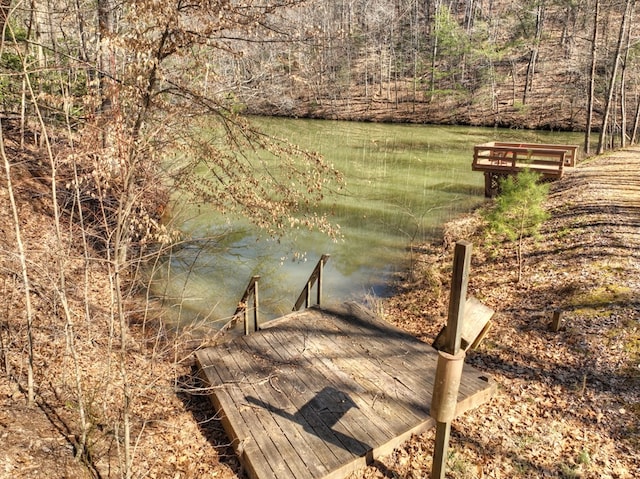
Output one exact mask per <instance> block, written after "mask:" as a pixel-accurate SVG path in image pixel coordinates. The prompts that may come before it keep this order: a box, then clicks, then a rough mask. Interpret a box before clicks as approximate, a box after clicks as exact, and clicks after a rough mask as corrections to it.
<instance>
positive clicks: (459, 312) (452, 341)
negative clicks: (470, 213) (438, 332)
mask: <svg viewBox="0 0 640 479" xmlns="http://www.w3.org/2000/svg"><path fill="white" fill-rule="evenodd" d="M471 249H472V245H471V243H469V242H467V241H459V242H457V243H456V247H455V251H454V257H453V276H452V278H451V294H450V297H449V316H448V318H447V328H446V343H445V346H444V347H443V348H442V349H443V350H442V351H440V352H439V355H438V364H437V368H436V379H435V381H434V385H433V395H432V398H431V410H430V414H431V416H432V417H433V418H434V419H435V420H436V444H435V451H434V453H433V467H432V469H431V479H444V477H445V468H446V467H445V466H446V462H447V450H448V448H449V435H450V433H451V421H452V420H453V418H454V416H455V409H456V405H457V402H458V389H459V388H460V378H461V376H462V366H463V363H464V350H462V349H460V337H461V334H462V320H463V318H464V306H465V303H466V297H467V284H468V283H469V268H470V265H471Z"/></svg>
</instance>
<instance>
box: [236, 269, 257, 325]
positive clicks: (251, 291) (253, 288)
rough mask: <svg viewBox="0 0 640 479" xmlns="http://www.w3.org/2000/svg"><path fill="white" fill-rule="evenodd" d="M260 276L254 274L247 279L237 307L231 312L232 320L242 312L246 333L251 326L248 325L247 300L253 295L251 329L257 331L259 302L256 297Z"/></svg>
mask: <svg viewBox="0 0 640 479" xmlns="http://www.w3.org/2000/svg"><path fill="white" fill-rule="evenodd" d="M259 279H260V276H258V275H256V276H253V277H252V278H251V280H250V281H249V285H248V286H247V289H245V290H244V294H243V295H242V298H241V299H240V301H238V307H237V308H236V312H235V313H233V316H232V318H233V319H232V320H231V321H234V320H235V318H236V317H237V316H239V315H240V314H242V316H243V319H244V334H245V335H247V334H249V333H251V328H250V325H249V301H250V300H251V297H252V296H253V330H254V331H258V329H259V328H258V324H259V317H258V314H259V313H258V306H259V304H260V301H259V297H258V280H259Z"/></svg>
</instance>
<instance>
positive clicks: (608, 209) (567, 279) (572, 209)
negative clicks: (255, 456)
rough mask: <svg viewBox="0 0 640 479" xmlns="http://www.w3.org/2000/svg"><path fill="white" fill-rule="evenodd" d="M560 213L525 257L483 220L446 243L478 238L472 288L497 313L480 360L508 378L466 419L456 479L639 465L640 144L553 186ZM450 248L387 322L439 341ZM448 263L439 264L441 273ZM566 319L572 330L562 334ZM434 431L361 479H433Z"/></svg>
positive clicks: (430, 262) (432, 258) (435, 249)
mask: <svg viewBox="0 0 640 479" xmlns="http://www.w3.org/2000/svg"><path fill="white" fill-rule="evenodd" d="M546 208H547V210H548V212H549V214H550V219H549V220H548V221H547V222H545V224H544V225H543V227H542V231H541V237H540V238H539V239H537V240H536V239H534V238H529V239H527V240H526V242H527V245H526V248H525V255H524V258H523V259H524V275H523V281H521V282H520V283H518V282H516V271H517V267H516V257H515V254H512V253H509V251H510V250H508V249H501V250H500V251H501V253H500V254H497V255H496V254H495V251H494V250H493V246H491V245H489V244H486V243H484V234H485V233H484V231H483V229H484V223H483V221H482V219H481V216H480V215H479V214H478V215H474V216H470V217H466V218H463V219H460V220H459V221H455V222H452V223H451V224H450V225H449V226H448V231H447V234H446V237H447V238H451V239H453V240H457V239H469V240H471V241H472V242H473V243H474V255H473V265H472V271H471V278H470V285H469V291H470V293H471V294H473V295H474V296H476V297H478V298H479V299H481V300H482V301H483V302H484V303H485V304H487V305H489V306H491V307H493V308H494V309H495V310H496V315H495V316H494V318H493V328H492V329H491V331H490V332H489V335H488V337H487V338H486V339H485V340H484V342H483V343H482V344H481V345H480V347H479V348H478V349H477V350H476V351H472V352H471V353H470V354H469V355H468V357H467V361H468V362H469V363H470V364H473V365H474V366H475V367H477V368H479V369H481V370H483V371H486V372H487V373H488V374H490V375H491V376H493V377H494V378H495V379H496V380H497V381H498V384H499V390H498V394H497V395H496V397H495V398H494V399H492V401H491V402H490V403H489V404H486V405H484V406H482V407H480V408H478V409H477V410H474V411H472V412H470V413H468V414H466V415H465V416H464V417H461V418H458V419H456V420H455V421H454V424H453V436H452V443H451V447H452V449H451V453H450V457H449V463H448V467H449V474H450V475H449V476H448V477H452V478H485V477H486V478H506V477H510V478H514V477H515V478H530V477H567V478H571V477H575V478H577V477H580V478H594V479H595V478H618V479H620V478H629V479H631V478H633V477H635V474H636V472H637V471H638V470H640V452H639V451H640V429H639V428H638V424H639V423H640V348H639V347H638V345H639V344H640V343H639V341H640V313H639V310H640V305H639V304H638V298H640V148H633V149H627V150H624V151H619V152H615V153H612V154H610V155H607V156H603V157H598V158H597V159H596V160H594V161H590V162H588V163H587V164H585V165H583V166H582V167H580V168H578V169H577V171H576V172H575V173H573V174H571V175H569V176H568V177H566V178H565V179H563V180H561V181H560V182H557V183H555V184H554V185H553V186H552V190H551V195H550V197H549V199H548V201H547V202H546ZM451 252H452V251H451V248H447V247H446V248H445V250H442V249H441V247H439V246H438V245H429V246H427V247H425V251H423V254H422V255H421V256H419V260H418V261H417V262H416V264H415V266H414V269H413V271H412V275H411V276H410V277H408V278H407V281H406V282H405V284H404V286H403V288H402V289H401V291H399V294H398V295H397V296H396V297H394V298H392V299H391V300H390V301H388V303H387V304H386V308H387V318H388V319H390V320H392V321H394V322H396V323H398V324H399V325H401V326H403V327H405V328H407V329H409V330H410V331H412V332H414V333H415V334H416V335H418V336H419V337H421V338H422V339H423V340H425V341H429V342H430V341H432V340H433V338H434V337H435V334H436V333H437V331H438V330H439V328H440V327H441V326H442V324H443V323H444V321H445V320H444V315H445V314H446V307H445V306H446V303H447V297H446V296H447V292H448V290H447V287H448V276H449V275H450V261H451ZM434 265H436V266H434ZM556 310H558V311H562V318H563V326H562V327H561V329H560V331H558V332H552V331H551V330H550V329H549V323H550V321H551V317H552V313H553V312H554V311H556ZM433 440H434V435H433V433H432V432H430V433H426V434H424V435H422V436H418V437H414V438H413V439H412V440H411V441H409V442H408V443H407V444H405V445H404V446H403V447H401V448H399V449H398V450H396V451H395V452H394V454H393V455H392V456H390V457H389V458H387V459H386V460H385V461H383V462H382V463H381V464H379V465H378V466H377V467H371V468H368V469H366V470H364V471H362V472H361V473H360V474H359V475H355V476H354V477H361V478H372V477H412V478H413V477H425V476H427V475H428V474H429V471H430V467H431V455H432V452H433Z"/></svg>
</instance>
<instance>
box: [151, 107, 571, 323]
mask: <svg viewBox="0 0 640 479" xmlns="http://www.w3.org/2000/svg"><path fill="white" fill-rule="evenodd" d="M255 121H256V122H257V123H258V125H260V126H261V127H262V128H263V129H264V130H265V131H266V132H268V133H272V134H274V135H276V136H280V137H284V138H288V139H290V140H292V141H294V142H295V143H296V144H298V145H299V146H301V147H304V148H306V149H309V150H313V151H317V152H319V153H321V154H322V155H324V157H325V158H326V159H327V160H328V161H329V162H330V163H333V164H334V166H335V167H336V168H337V169H339V170H340V171H341V172H342V173H343V174H344V177H345V180H346V186H345V188H344V189H343V190H342V191H341V192H340V193H329V194H327V196H326V198H325V201H324V204H323V206H322V208H324V209H326V211H330V212H331V213H332V217H331V219H332V221H333V222H334V223H337V224H339V225H340V229H341V234H342V238H341V239H340V240H339V241H337V242H334V241H332V240H331V239H330V238H328V237H326V236H325V235H323V234H321V233H312V232H301V231H299V230H297V231H295V232H293V231H292V232H290V233H288V234H286V235H285V236H284V237H283V238H280V239H279V240H277V241H276V240H270V239H268V238H265V237H264V235H262V234H261V233H260V232H259V231H257V230H256V229H255V228H253V227H252V226H251V225H250V224H249V223H248V222H247V221H246V220H243V219H240V218H230V217H226V216H221V215H220V214H219V213H218V212H217V211H215V210H211V209H207V208H206V206H202V205H200V206H197V207H195V206H189V205H188V204H187V203H186V202H183V201H182V200H181V199H179V198H176V199H175V200H174V204H173V205H172V208H171V211H173V213H172V214H173V217H172V218H170V221H171V223H172V225H173V226H174V227H176V226H177V227H179V228H180V229H181V230H182V231H183V232H184V233H185V235H186V236H187V237H188V238H190V240H191V241H189V242H187V243H186V244H185V246H184V247H181V248H179V249H177V250H176V251H175V252H174V253H173V254H172V255H171V257H169V258H166V259H165V261H164V262H163V263H162V264H161V265H159V266H158V267H157V269H156V272H155V274H154V280H155V281H154V282H153V291H152V292H153V293H154V294H155V295H156V296H159V297H162V298H163V299H164V300H165V301H164V302H165V304H166V305H167V307H168V310H169V312H170V314H171V316H172V318H173V321H175V322H177V323H193V322H197V321H202V322H205V323H206V324H207V325H209V326H214V327H215V326H216V325H219V326H222V325H223V324H224V323H225V322H226V321H227V320H228V319H229V317H230V316H231V314H232V313H233V312H234V311H235V308H236V305H237V302H238V301H239V299H240V297H241V296H242V294H243V293H244V290H245V288H246V286H247V284H248V282H249V280H250V279H251V277H252V276H253V275H260V276H261V279H260V282H259V289H260V315H261V320H262V321H266V320H268V319H272V318H274V317H277V316H280V315H282V314H286V313H287V312H289V311H291V308H292V306H293V303H294V302H295V300H296V299H297V297H298V295H299V294H300V292H301V290H302V288H303V287H304V285H305V283H306V281H307V278H308V277H309V274H310V273H311V272H312V270H313V268H314V266H315V264H316V263H317V261H318V259H319V258H320V256H321V255H322V254H324V253H328V254H330V255H331V258H330V260H329V262H328V263H327V265H326V267H325V276H324V282H323V290H324V298H325V300H326V301H327V302H341V301H345V300H350V299H354V300H357V301H362V300H364V299H365V298H367V297H369V298H371V297H374V298H375V297H381V296H384V295H385V294H387V292H388V287H387V285H388V283H389V278H390V276H391V275H392V274H393V273H394V272H397V271H399V270H402V269H404V268H406V267H407V261H408V259H409V253H408V251H409V248H408V247H409V246H410V245H411V244H418V243H420V242H423V241H425V240H428V239H432V238H434V237H437V236H438V235H439V234H440V231H441V227H442V224H443V223H444V222H446V221H448V220H449V219H451V218H453V217H455V216H457V215H460V214H463V213H465V212H468V211H470V210H471V209H473V208H475V207H477V206H478V205H480V204H481V203H482V202H484V201H485V199H484V196H483V195H484V178H483V175H482V174H481V173H479V172H473V171H471V161H472V158H473V146H474V145H475V144H478V143H484V142H487V141H493V140H501V141H517V142H532V143H533V142H539V143H570V144H578V145H580V144H582V138H583V135H582V134H580V133H552V132H542V131H521V130H504V129H491V128H473V127H448V126H426V125H406V124H378V123H358V122H337V121H326V120H291V119H272V118H258V119H256V120H255ZM461 239H462V238H461Z"/></svg>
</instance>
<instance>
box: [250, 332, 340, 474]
mask: <svg viewBox="0 0 640 479" xmlns="http://www.w3.org/2000/svg"><path fill="white" fill-rule="evenodd" d="M271 336H272V334H261V335H255V338H254V339H255V340H256V341H258V342H260V343H261V345H262V347H265V348H270V349H272V350H273V351H274V352H276V353H277V354H278V355H279V356H280V359H281V360H282V361H284V362H286V361H293V362H294V364H295V365H294V366H292V367H291V370H287V375H286V379H285V380H283V381H282V382H280V381H278V387H279V388H280V389H281V390H282V394H283V395H284V396H286V397H287V398H288V399H289V401H290V402H291V404H292V405H293V406H294V408H295V410H296V411H300V410H302V409H303V408H304V406H305V404H307V403H308V402H309V401H310V400H311V399H312V398H313V396H314V391H315V389H314V385H313V384H310V381H309V374H308V371H306V369H305V366H304V364H303V363H302V361H301V360H300V358H294V357H293V356H292V355H291V354H290V353H289V352H287V351H285V350H284V349H283V348H282V347H281V345H279V344H277V343H276V344H274V345H272V344H270V340H272V337H271ZM315 386H316V387H317V384H316V385H315ZM261 399H262V398H261ZM272 404H273V403H272ZM293 416H295V414H294V415H293ZM291 421H292V422H293V423H297V424H298V425H299V426H300V427H301V428H302V431H303V432H301V435H302V440H303V441H304V442H303V443H301V444H300V448H301V450H302V453H301V454H300V456H301V457H302V458H303V460H305V462H308V463H311V464H308V466H309V467H310V469H313V468H314V467H318V469H323V470H324V472H325V474H326V473H328V472H330V471H331V470H332V468H333V467H334V465H335V464H336V463H338V462H340V461H341V460H344V458H345V456H344V455H343V453H338V454H337V455H336V453H335V451H336V449H335V448H332V447H329V446H328V444H327V442H326V441H324V440H323V438H322V436H321V435H320V434H317V431H315V423H316V422H317V421H318V418H317V417H315V416H313V415H309V414H299V415H298V416H296V417H295V418H293V417H292V418H291ZM310 431H314V432H316V433H315V434H310ZM325 432H326V431H325ZM314 458H316V459H317V462H318V463H320V464H321V466H317V465H314V464H312V463H313V462H315V461H314Z"/></svg>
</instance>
